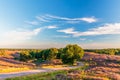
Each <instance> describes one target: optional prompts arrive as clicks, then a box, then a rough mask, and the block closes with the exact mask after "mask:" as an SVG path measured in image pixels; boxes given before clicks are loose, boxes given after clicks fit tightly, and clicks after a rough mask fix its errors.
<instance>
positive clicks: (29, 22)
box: [25, 21, 39, 25]
mask: <svg viewBox="0 0 120 80" xmlns="http://www.w3.org/2000/svg"><path fill="white" fill-rule="evenodd" d="M25 23H27V24H31V25H38V24H39V23H38V22H37V21H25Z"/></svg>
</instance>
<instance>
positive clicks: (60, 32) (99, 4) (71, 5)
mask: <svg viewBox="0 0 120 80" xmlns="http://www.w3.org/2000/svg"><path fill="white" fill-rule="evenodd" d="M119 3H120V0H0V48H50V47H56V48H60V47H64V46H65V45H67V44H78V45H80V46H81V47H82V48H89V49H93V48H120V9H119V8H120V5H119Z"/></svg>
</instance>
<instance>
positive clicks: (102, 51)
mask: <svg viewBox="0 0 120 80" xmlns="http://www.w3.org/2000/svg"><path fill="white" fill-rule="evenodd" d="M84 51H86V52H95V53H99V54H108V55H120V49H85V50H84Z"/></svg>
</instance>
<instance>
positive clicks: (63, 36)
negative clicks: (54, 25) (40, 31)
mask: <svg viewBox="0 0 120 80" xmlns="http://www.w3.org/2000/svg"><path fill="white" fill-rule="evenodd" d="M54 37H56V38H69V37H70V35H56V36H54Z"/></svg>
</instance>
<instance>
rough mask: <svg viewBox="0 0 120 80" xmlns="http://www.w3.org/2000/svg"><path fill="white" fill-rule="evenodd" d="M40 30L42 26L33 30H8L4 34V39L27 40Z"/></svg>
mask: <svg viewBox="0 0 120 80" xmlns="http://www.w3.org/2000/svg"><path fill="white" fill-rule="evenodd" d="M41 30H42V28H36V29H33V30H22V31H18V30H14V31H10V32H7V33H5V34H4V39H5V40H10V41H11V40H12V41H16V40H28V39H31V38H32V37H33V36H36V35H38V33H39V32H40V31H41Z"/></svg>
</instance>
